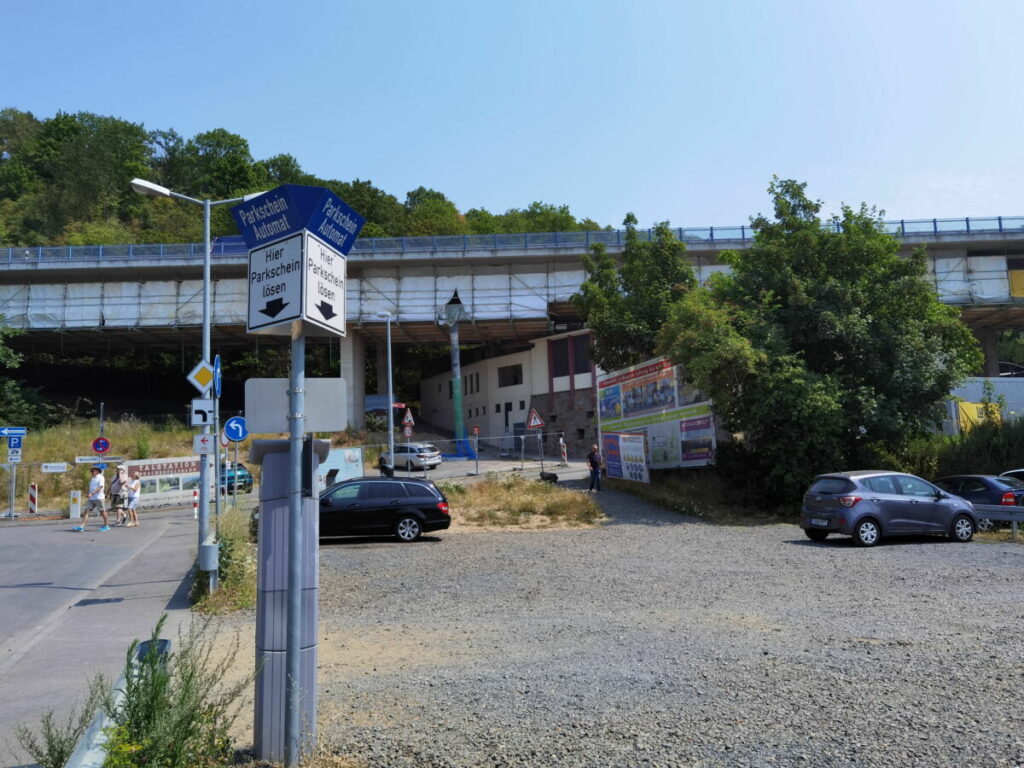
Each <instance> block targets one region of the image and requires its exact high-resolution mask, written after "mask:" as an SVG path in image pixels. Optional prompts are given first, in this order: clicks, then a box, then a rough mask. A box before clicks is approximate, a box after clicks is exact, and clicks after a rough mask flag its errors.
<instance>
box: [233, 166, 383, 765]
mask: <svg viewBox="0 0 1024 768" xmlns="http://www.w3.org/2000/svg"><path fill="white" fill-rule="evenodd" d="M231 215H232V216H233V217H234V219H235V223H236V224H237V225H238V229H239V232H241V234H242V238H243V239H244V240H245V242H246V245H247V246H248V247H249V271H248V282H249V307H248V313H247V331H249V332H250V333H253V332H260V333H273V334H288V335H289V336H290V337H291V371H290V375H289V386H288V421H289V430H288V434H289V446H290V447H289V459H288V462H289V463H288V475H289V482H288V526H287V533H288V535H287V553H288V562H287V574H288V580H287V612H286V615H287V621H286V627H287V632H286V635H287V636H286V642H285V665H284V670H283V672H284V674H283V675H276V674H271V672H270V671H268V668H269V667H271V666H273V667H274V668H275V670H276V671H282V670H280V667H279V666H278V659H279V646H276V647H275V643H274V638H273V637H272V636H271V635H269V634H268V635H267V636H266V637H257V643H256V648H257V656H258V658H257V662H258V663H261V662H263V663H264V666H263V667H262V668H261V671H260V673H259V676H258V678H257V693H256V698H257V713H256V723H257V726H256V731H257V732H256V751H257V757H258V758H260V759H266V760H272V761H279V760H281V759H282V758H283V759H284V762H285V764H286V766H287V767H288V768H294V766H297V765H298V763H299V759H300V756H301V753H302V752H303V751H304V748H307V747H309V746H311V744H312V739H313V737H314V736H315V728H316V686H315V680H316V630H317V628H316V609H315V600H316V592H315V589H316V587H315V586H314V585H304V584H303V583H302V580H303V579H302V576H303V565H304V564H303V562H302V553H303V551H304V550H303V538H304V531H303V527H304V526H305V525H311V526H315V525H316V518H315V517H314V515H315V514H316V513H317V509H318V508H317V507H316V502H315V501H312V500H311V502H312V503H311V505H307V506H311V507H312V509H311V514H310V515H308V516H306V517H304V515H303V469H304V467H303V439H302V437H303V429H304V426H305V415H304V408H305V392H304V388H305V375H306V368H305V358H306V333H315V334H317V335H332V334H333V335H339V336H344V335H345V288H346V285H345V283H346V263H345V255H346V254H347V253H348V252H349V250H350V249H351V248H352V246H353V244H354V243H355V240H356V238H357V237H358V236H359V230H360V229H362V226H363V224H364V222H365V220H364V219H363V217H361V216H360V215H359V214H358V213H356V212H355V211H354V210H352V209H351V208H350V207H349V206H348V205H346V204H345V203H344V202H343V201H342V200H341V199H340V198H339V197H338V196H337V195H335V194H334V193H333V192H331V191H330V190H328V189H325V188H323V187H306V186H300V185H297V184H283V185H281V186H280V187H277V188H276V189H273V190H270V191H269V192H267V193H266V194H264V195H262V196H261V197H259V198H258V199H256V200H252V201H250V202H246V203H243V204H241V205H238V206H235V207H234V208H232V210H231ZM310 426H311V428H315V425H310ZM310 453H311V454H312V451H311V452H310ZM309 461H310V462H311V463H312V462H313V458H312V455H311V456H310V459H309ZM314 487H315V485H314ZM310 492H311V493H312V490H311V491H310ZM263 493H264V489H263V488H261V501H262V499H263ZM261 509H262V505H261ZM262 518H263V515H262V513H261V520H260V526H261V529H262V527H263V525H264V522H265V521H264V520H263V519H262ZM307 520H308V522H305V521H307ZM315 531H316V528H315V527H313V528H312V530H311V531H310V533H312V534H314V535H315ZM282 543H283V542H282ZM311 543H312V552H313V553H314V555H313V556H314V558H315V557H316V554H315V553H316V552H317V547H316V541H315V540H314V541H312V542H311ZM307 566H308V564H307ZM314 573H315V571H314ZM304 587H305V592H304ZM304 594H305V596H306V597H307V599H310V600H312V603H313V606H314V608H312V609H311V610H312V615H311V616H307V617H306V619H307V620H306V621H305V622H303V610H302V601H303V597H304ZM276 618H277V620H278V621H279V620H280V617H276ZM266 623H272V622H270V620H268V621H267V622H266ZM257 624H259V621H257ZM304 624H305V627H304V626H303V625H304ZM303 629H305V630H306V632H308V633H310V634H309V635H308V636H307V642H308V643H309V646H308V647H307V649H305V652H304V653H303V650H304V649H302V648H301V639H302V637H303V634H304V633H303ZM300 654H301V655H300ZM275 680H284V681H286V690H285V691H284V733H283V736H284V738H283V741H284V745H283V746H284V749H283V750H279V749H277V745H279V744H280V742H279V741H278V740H277V739H275V738H273V737H272V735H271V734H265V733H261V731H262V730H263V729H264V727H266V728H267V729H268V730H269V729H274V728H277V727H278V725H279V723H278V722H276V721H275V720H274V718H272V717H271V718H264V717H263V716H262V713H263V712H265V711H269V710H268V708H267V706H266V701H267V700H273V701H272V703H271V705H270V709H273V706H274V703H276V701H277V698H278V697H279V696H280V693H281V692H280V690H279V686H278V685H275ZM307 686H308V687H307ZM261 702H262V703H263V704H264V706H263V707H262V708H261V705H260V703H261ZM300 706H301V707H302V709H301V711H300ZM278 711H279V710H278ZM300 715H305V718H306V722H305V723H304V725H305V726H306V731H305V732H303V731H302V730H301V726H302V725H303V722H302V717H301V716H300ZM264 719H266V720H268V721H269V722H264ZM281 751H283V754H280V752H281Z"/></svg>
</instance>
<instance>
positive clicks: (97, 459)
mask: <svg viewBox="0 0 1024 768" xmlns="http://www.w3.org/2000/svg"><path fill="white" fill-rule="evenodd" d="M125 458H126V457H124V456H100V455H99V454H97V455H95V456H75V464H120V463H121V462H122V461H124V460H125Z"/></svg>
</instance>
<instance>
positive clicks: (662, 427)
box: [597, 357, 716, 482]
mask: <svg viewBox="0 0 1024 768" xmlns="http://www.w3.org/2000/svg"><path fill="white" fill-rule="evenodd" d="M597 403H598V425H599V429H600V431H601V433H602V448H603V450H604V454H605V461H606V462H607V465H608V475H609V476H611V477H625V475H624V474H616V475H612V458H611V450H610V449H611V447H612V444H614V450H615V452H616V462H618V463H619V465H620V468H619V469H618V470H617V471H619V472H625V469H624V466H625V462H624V461H623V460H622V458H621V457H622V456H623V455H624V452H625V448H624V447H623V445H622V444H621V440H620V439H619V438H614V439H611V440H608V439H605V438H606V437H607V438H610V437H611V436H612V435H613V434H619V435H621V434H623V433H625V434H629V435H635V436H636V438H635V439H638V440H642V441H643V450H642V451H640V452H638V451H634V450H633V443H630V455H634V456H636V455H643V456H644V457H645V459H646V465H645V466H646V467H647V468H649V469H668V468H671V467H701V466H704V465H706V464H710V463H711V462H712V461H714V458H715V448H716V442H715V422H714V416H713V413H712V403H711V401H710V400H708V399H707V397H706V396H705V395H704V394H703V393H702V392H700V391H699V390H697V389H694V388H693V387H692V386H690V385H689V384H687V383H686V381H684V380H683V376H682V371H681V370H680V368H679V367H678V366H674V365H672V362H671V361H670V360H669V359H668V358H665V357H659V358H655V359H653V360H648V361H646V362H643V363H640V364H639V365H634V366H632V367H631V368H624V369H623V370H621V371H613V372H611V373H608V374H605V375H604V376H601V377H599V378H598V380H597ZM645 471H646V470H645ZM647 481H648V480H646V479H645V480H644V482H647Z"/></svg>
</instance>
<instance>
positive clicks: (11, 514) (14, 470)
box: [7, 461, 18, 520]
mask: <svg viewBox="0 0 1024 768" xmlns="http://www.w3.org/2000/svg"><path fill="white" fill-rule="evenodd" d="M7 466H9V467H10V468H11V472H10V475H11V493H10V499H9V501H10V509H9V510H8V511H7V517H9V518H11V519H12V520H13V519H14V518H15V517H17V515H15V514H14V501H15V499H14V486H15V477H16V476H17V472H18V465H17V464H15V463H14V462H13V461H12V462H10V463H9V464H8V465H7Z"/></svg>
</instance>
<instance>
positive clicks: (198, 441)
mask: <svg viewBox="0 0 1024 768" xmlns="http://www.w3.org/2000/svg"><path fill="white" fill-rule="evenodd" d="M216 446H217V436H216V435H196V436H195V437H193V438H192V450H193V451H195V452H196V453H213V452H214V451H215V450H216Z"/></svg>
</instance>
